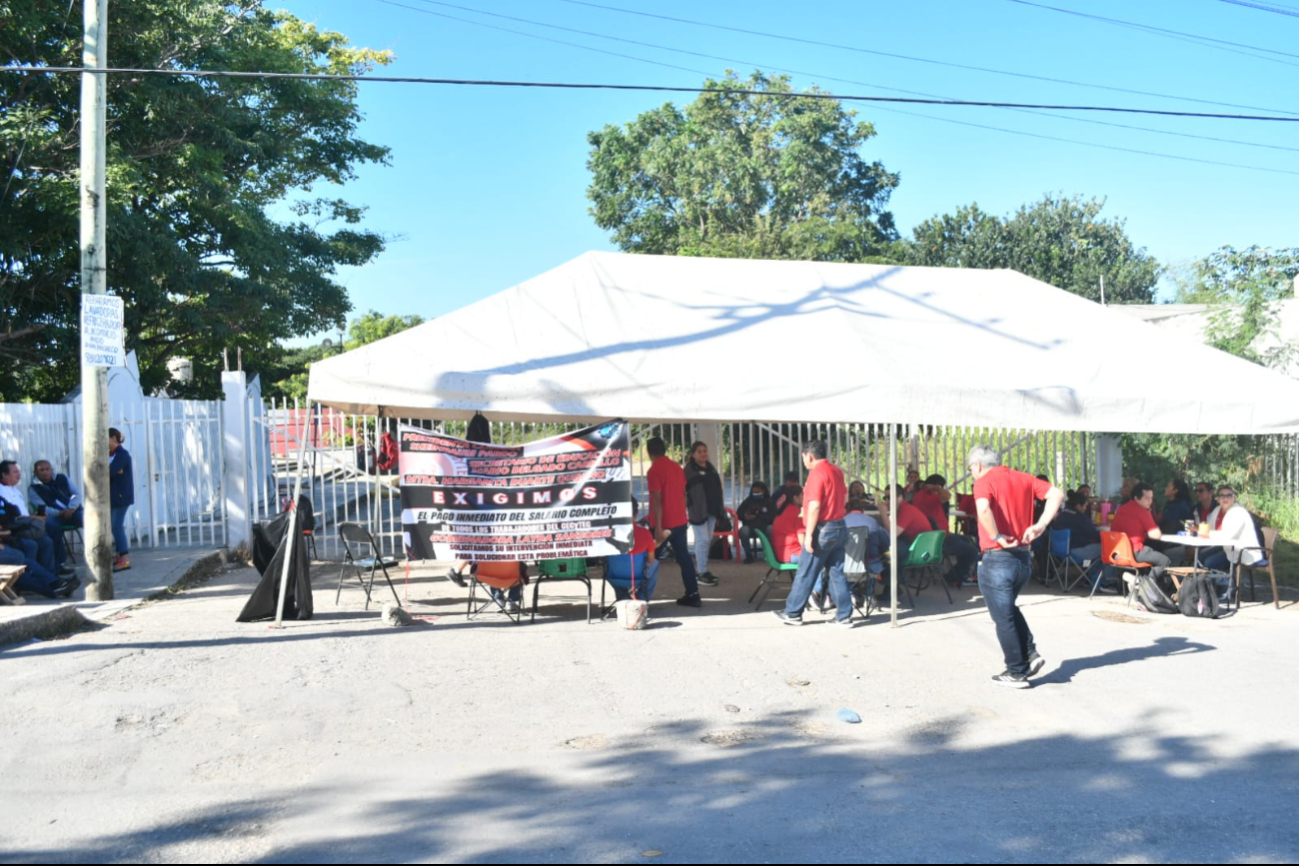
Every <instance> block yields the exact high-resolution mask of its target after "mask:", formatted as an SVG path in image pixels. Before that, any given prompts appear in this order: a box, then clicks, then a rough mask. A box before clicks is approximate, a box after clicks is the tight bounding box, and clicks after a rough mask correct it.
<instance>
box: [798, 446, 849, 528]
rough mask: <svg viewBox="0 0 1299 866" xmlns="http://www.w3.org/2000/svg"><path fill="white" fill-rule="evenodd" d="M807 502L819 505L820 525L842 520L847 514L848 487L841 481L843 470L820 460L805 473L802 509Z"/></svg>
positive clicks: (818, 516)
mask: <svg viewBox="0 0 1299 866" xmlns="http://www.w3.org/2000/svg"><path fill="white" fill-rule="evenodd" d="M809 502H819V503H821V509H820V511H819V513H818V514H817V520H818V521H819V522H820V523H827V522H829V521H831V520H843V516H844V515H845V514H847V513H848V509H847V508H846V505H847V502H848V485H847V484H844V481H843V470H842V469H840V468H839V467H838V466H835V465H834V464H833V463H831V462H830V461H829V460H822V461H821V462H820V463H818V464H816V465H815V466H813V467H812V471H811V472H809V473H807V484H805V485H803V508H804V509H806V508H807V504H808V503H809Z"/></svg>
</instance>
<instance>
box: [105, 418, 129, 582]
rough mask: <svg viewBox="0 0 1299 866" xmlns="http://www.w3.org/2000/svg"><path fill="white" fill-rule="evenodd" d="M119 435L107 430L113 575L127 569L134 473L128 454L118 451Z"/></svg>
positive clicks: (113, 430)
mask: <svg viewBox="0 0 1299 866" xmlns="http://www.w3.org/2000/svg"><path fill="white" fill-rule="evenodd" d="M122 441H123V437H122V431H121V430H118V429H117V428H116V427H109V428H108V504H109V514H110V515H111V522H112V525H113V548H114V549H115V550H116V551H117V557H116V558H115V559H114V560H113V571H125V570H126V569H128V568H130V567H131V545H130V542H128V541H127V538H126V512H127V511H129V510H130V508H131V506H132V505H134V504H135V473H134V471H133V470H132V468H131V452H129V451H127V450H126V449H125V448H123V447H122Z"/></svg>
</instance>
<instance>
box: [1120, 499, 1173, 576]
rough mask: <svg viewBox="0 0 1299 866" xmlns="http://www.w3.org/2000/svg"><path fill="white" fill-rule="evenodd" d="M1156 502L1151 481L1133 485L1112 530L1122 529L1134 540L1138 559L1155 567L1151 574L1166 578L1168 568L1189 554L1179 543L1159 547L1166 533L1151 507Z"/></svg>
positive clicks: (1134, 554) (1135, 554) (1135, 555)
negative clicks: (1160, 528)
mask: <svg viewBox="0 0 1299 866" xmlns="http://www.w3.org/2000/svg"><path fill="white" fill-rule="evenodd" d="M1154 504H1155V491H1154V488H1152V487H1151V486H1150V485H1149V484H1141V483H1138V484H1135V485H1133V487H1132V498H1131V499H1129V500H1128V501H1127V502H1125V503H1123V504H1122V505H1120V506H1119V510H1118V511H1116V512H1114V521H1113V522H1112V523H1111V524H1110V531H1111V532H1122V533H1123V534H1124V535H1126V536H1127V537H1128V538H1129V539H1130V540H1131V541H1132V556H1133V558H1134V559H1135V560H1136V561H1137V562H1148V563H1150V564H1151V565H1153V566H1154V568H1152V569H1150V574H1151V576H1153V577H1154V578H1155V580H1158V579H1159V578H1161V577H1163V575H1164V569H1166V568H1168V566H1170V565H1172V564H1173V563H1174V562H1178V563H1180V562H1181V561H1182V560H1183V558H1185V556H1186V548H1184V547H1178V546H1176V545H1173V546H1169V547H1165V548H1163V550H1156V549H1155V546H1156V545H1157V544H1159V539H1161V538H1163V537H1164V534H1163V533H1162V532H1161V531H1160V530H1159V524H1157V523H1155V515H1154V514H1153V513H1152V512H1151V510H1150V509H1151V506H1153V505H1154Z"/></svg>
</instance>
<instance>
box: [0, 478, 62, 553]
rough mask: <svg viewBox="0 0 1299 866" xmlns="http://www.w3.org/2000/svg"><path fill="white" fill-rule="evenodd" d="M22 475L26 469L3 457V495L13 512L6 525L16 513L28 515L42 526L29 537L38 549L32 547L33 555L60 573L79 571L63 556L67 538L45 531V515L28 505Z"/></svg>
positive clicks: (9, 512)
mask: <svg viewBox="0 0 1299 866" xmlns="http://www.w3.org/2000/svg"><path fill="white" fill-rule="evenodd" d="M22 478H23V472H22V470H21V469H19V468H18V464H17V463H16V462H14V461H13V460H0V499H2V500H4V503H5V512H6V514H7V515H8V516H9V517H8V519H6V520H5V525H6V526H11V525H12V523H13V518H15V517H25V518H27V521H29V522H31V523H32V524H34V525H35V526H37V527H38V528H39V529H40V530H41V535H40V537H39V538H35V539H27V542H28V543H29V544H31V545H35V549H34V551H31V553H32V559H35V560H36V561H37V562H39V563H40V564H41V566H42V567H43V568H45V569H46V570H47V571H51V572H54V573H56V574H57V575H59V576H60V577H64V576H67V575H68V574H75V573H76V569H74V568H72V567H71V566H69V565H67V564H66V563H65V562H63V561H62V557H60V556H59V554H60V553H63V539H62V538H61V537H60V539H59V543H58V544H55V542H54V540H53V539H52V538H50V535H49V533H47V532H45V518H44V517H42V516H39V515H33V514H32V513H31V509H29V508H28V507H27V497H26V496H23V493H22V491H21V490H20V489H19V488H18V484H19V482H20V481H22ZM24 546H27V545H24Z"/></svg>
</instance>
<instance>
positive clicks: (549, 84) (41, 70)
mask: <svg viewBox="0 0 1299 866" xmlns="http://www.w3.org/2000/svg"><path fill="white" fill-rule="evenodd" d="M0 72H13V73H19V74H24V75H49V74H54V75H80V74H82V73H85V72H89V73H92V74H96V75H169V76H174V77H181V78H261V79H268V80H269V79H289V80H297V81H356V82H361V83H365V82H375V83H385V84H436V85H447V86H457V87H535V88H542V89H557V90H633V91H653V92H660V93H697V94H701V93H724V94H730V95H733V96H766V97H771V98H776V99H833V100H839V101H843V102H898V103H906V104H909V105H951V106H967V107H972V108H1041V109H1047V110H1050V111H1105V112H1116V113H1119V114H1152V115H1157V116H1161V117H1197V118H1206V119H1214V120H1256V121H1262V122H1270V123H1299V117H1274V116H1272V115H1261V114H1213V113H1210V112H1203V111H1169V110H1167V109H1159V108H1120V107H1118V106H1110V105H1058V104H1051V103H1036V102H993V101H990V100H968V99H919V98H916V97H906V96H864V95H862V94H858V93H828V92H812V93H794V92H790V93H779V92H772V91H769V90H751V89H748V88H742V87H677V86H672V85H667V84H608V83H588V82H576V81H508V80H491V79H476V78H423V77H418V76H396V75H335V74H332V73H325V72H238V71H233V70H225V69H139V68H126V67H110V68H107V69H104V68H90V67H82V66H0Z"/></svg>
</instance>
